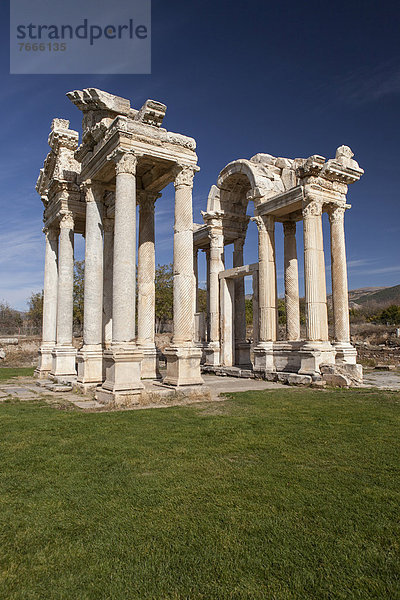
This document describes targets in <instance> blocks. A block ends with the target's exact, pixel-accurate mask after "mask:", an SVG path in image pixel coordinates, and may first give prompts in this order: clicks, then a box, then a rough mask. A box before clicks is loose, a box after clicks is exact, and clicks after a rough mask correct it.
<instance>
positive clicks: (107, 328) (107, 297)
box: [103, 218, 114, 348]
mask: <svg viewBox="0 0 400 600" xmlns="http://www.w3.org/2000/svg"><path fill="white" fill-rule="evenodd" d="M103 229H104V253H103V345H104V347H105V348H110V346H111V342H112V290H113V255H114V219H110V218H104V219H103Z"/></svg>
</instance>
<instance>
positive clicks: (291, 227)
mask: <svg viewBox="0 0 400 600" xmlns="http://www.w3.org/2000/svg"><path fill="white" fill-rule="evenodd" d="M282 225H283V233H284V234H285V235H296V221H283V223H282Z"/></svg>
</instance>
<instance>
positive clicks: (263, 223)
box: [250, 215, 275, 233]
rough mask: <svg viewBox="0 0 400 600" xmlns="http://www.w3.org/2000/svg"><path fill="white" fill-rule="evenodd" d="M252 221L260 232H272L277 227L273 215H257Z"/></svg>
mask: <svg viewBox="0 0 400 600" xmlns="http://www.w3.org/2000/svg"><path fill="white" fill-rule="evenodd" d="M250 221H253V222H254V223H255V224H256V225H257V228H258V232H259V233H260V232H262V231H271V230H273V229H274V227H275V219H274V217H273V216H272V215H256V216H255V217H251V218H250Z"/></svg>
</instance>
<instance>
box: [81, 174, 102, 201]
mask: <svg viewBox="0 0 400 600" xmlns="http://www.w3.org/2000/svg"><path fill="white" fill-rule="evenodd" d="M81 189H82V190H83V193H84V194H85V201H86V202H96V201H99V200H102V198H103V195H104V185H103V184H102V183H101V181H94V180H93V179H87V180H86V181H84V182H83V183H81Z"/></svg>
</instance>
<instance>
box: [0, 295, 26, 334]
mask: <svg viewBox="0 0 400 600" xmlns="http://www.w3.org/2000/svg"><path fill="white" fill-rule="evenodd" d="M21 327H22V317H21V314H20V313H19V312H18V311H17V310H14V309H13V308H11V306H10V305H9V304H8V303H7V302H4V300H3V301H1V302H0V332H1V333H2V334H3V335H14V334H16V333H20V329H21Z"/></svg>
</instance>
